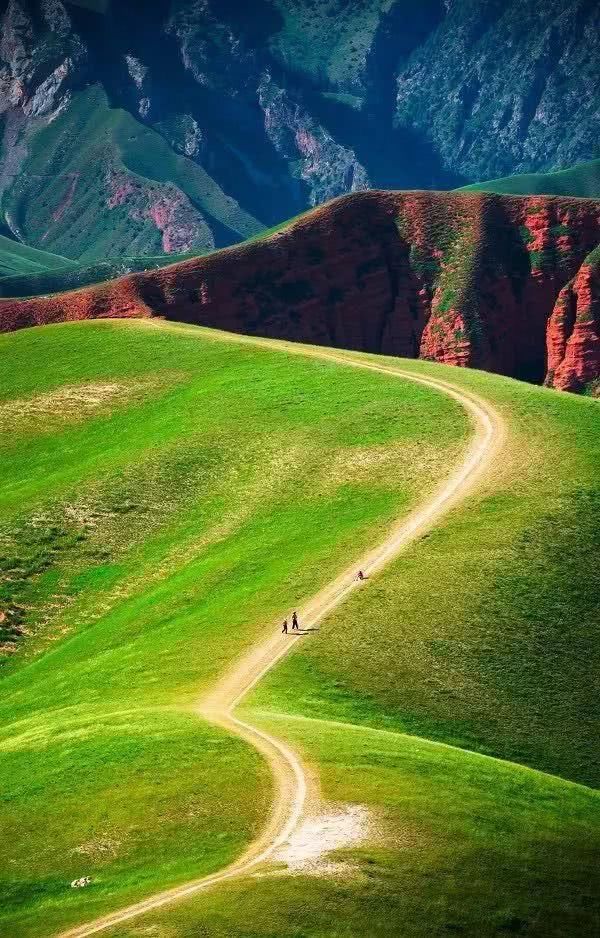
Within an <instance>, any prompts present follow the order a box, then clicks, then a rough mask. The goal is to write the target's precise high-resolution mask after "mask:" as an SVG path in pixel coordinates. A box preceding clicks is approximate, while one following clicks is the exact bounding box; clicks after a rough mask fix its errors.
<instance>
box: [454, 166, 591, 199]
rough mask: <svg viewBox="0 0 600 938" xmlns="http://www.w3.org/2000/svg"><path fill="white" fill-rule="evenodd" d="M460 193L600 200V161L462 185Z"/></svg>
mask: <svg viewBox="0 0 600 938" xmlns="http://www.w3.org/2000/svg"><path fill="white" fill-rule="evenodd" d="M459 191H461V192H498V193H505V194H507V195H566V196H576V197H578V198H583V199H600V160H592V162H591V163H578V164H577V166H572V167H569V169H562V170H560V171H559V172H556V173H526V174H525V175H523V176H507V177H506V178H505V179H491V180H490V181H489V182H478V183H475V184H473V185H471V186H464V187H463V188H462V189H461V190H459Z"/></svg>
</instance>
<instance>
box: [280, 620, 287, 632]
mask: <svg viewBox="0 0 600 938" xmlns="http://www.w3.org/2000/svg"><path fill="white" fill-rule="evenodd" d="M281 633H282V635H287V633H288V629H287V619H284V620H283V628H282V630H281Z"/></svg>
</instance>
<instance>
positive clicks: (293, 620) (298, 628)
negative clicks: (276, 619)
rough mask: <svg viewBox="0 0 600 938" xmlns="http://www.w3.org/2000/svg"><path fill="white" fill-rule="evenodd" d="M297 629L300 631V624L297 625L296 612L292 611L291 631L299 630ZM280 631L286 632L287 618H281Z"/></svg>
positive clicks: (284, 633) (285, 633)
mask: <svg viewBox="0 0 600 938" xmlns="http://www.w3.org/2000/svg"><path fill="white" fill-rule="evenodd" d="M299 631H300V626H299V625H298V613H297V612H294V613H293V614H292V632H299ZM281 632H282V634H283V635H287V634H288V620H287V619H284V620H283V628H282V630H281Z"/></svg>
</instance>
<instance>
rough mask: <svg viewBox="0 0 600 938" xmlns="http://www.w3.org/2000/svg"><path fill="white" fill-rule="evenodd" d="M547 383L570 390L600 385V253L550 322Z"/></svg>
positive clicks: (585, 267)
mask: <svg viewBox="0 0 600 938" xmlns="http://www.w3.org/2000/svg"><path fill="white" fill-rule="evenodd" d="M546 383H547V384H549V385H552V386H553V387H556V388H561V389H562V390H566V391H578V390H582V389H583V388H585V387H586V386H587V387H590V388H591V389H592V390H593V391H594V392H595V393H597V391H598V388H599V386H600V250H597V251H595V252H593V253H592V254H591V255H590V256H589V257H587V258H586V260H585V261H584V263H583V264H582V266H581V268H580V269H579V271H578V273H577V276H576V277H575V278H574V279H573V280H571V281H570V282H569V283H568V284H567V285H566V286H565V287H563V289H562V290H561V291H560V294H559V297H558V300H557V301H556V305H555V307H554V310H553V312H552V315H551V317H550V319H549V321H548V373H547V377H546Z"/></svg>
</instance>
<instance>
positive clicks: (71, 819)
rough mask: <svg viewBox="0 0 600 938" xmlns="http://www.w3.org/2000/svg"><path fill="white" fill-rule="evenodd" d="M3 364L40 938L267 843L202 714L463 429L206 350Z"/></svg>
mask: <svg viewBox="0 0 600 938" xmlns="http://www.w3.org/2000/svg"><path fill="white" fill-rule="evenodd" d="M0 346H1V347H2V355H1V357H0V362H1V364H0V369H1V371H0V376H1V377H0V426H1V429H2V431H3V433H2V444H1V445H2V458H1V460H0V491H1V495H0V519H1V527H0V548H1V550H0V571H1V574H2V579H1V582H0V587H1V592H0V603H1V606H0V608H1V610H2V621H1V622H0V628H1V630H2V632H1V640H2V647H3V650H4V662H3V667H2V678H1V683H2V694H1V701H0V714H1V720H0V722H1V726H2V731H1V736H0V777H1V782H0V788H1V791H2V795H1V798H2V825H3V831H2V843H3V851H2V859H1V860H0V864H1V873H0V875H1V881H2V882H1V889H2V895H3V899H2V908H3V923H2V928H3V930H4V931H5V933H6V934H10V935H11V936H13V935H14V936H34V935H35V936H44V938H45V936H47V935H49V934H53V933H54V932H56V931H57V930H59V929H60V928H61V927H64V926H66V925H67V924H70V923H76V922H80V921H83V920H85V919H88V918H90V917H93V916H94V915H97V914H99V913H101V912H102V911H108V910H110V909H112V908H115V907H118V906H119V905H121V904H123V903H126V902H128V901H131V900H133V899H135V898H141V897H143V896H145V895H147V894H148V893H150V892H152V891H153V890H157V889H161V888H163V887H166V886H168V885H169V884H175V883H177V882H180V881H182V880H185V879H188V878H191V877H194V876H198V875H201V874H202V873H204V872H208V871H210V870H214V869H217V868H220V867H221V866H223V865H224V864H225V863H227V862H228V861H229V860H231V859H233V857H235V856H237V855H238V854H239V853H240V852H241V850H242V849H243V847H244V845H245V844H247V843H248V842H249V841H250V840H251V839H252V837H253V836H254V835H255V834H256V832H257V831H258V829H259V828H260V826H261V824H262V823H264V819H265V815H266V811H267V806H268V802H269V798H270V793H271V780H270V778H269V776H268V773H267V772H266V769H265V767H264V765H263V763H262V761H261V760H260V758H259V756H258V755H257V754H255V753H254V751H253V750H251V749H250V748H249V747H247V746H246V745H245V744H244V743H242V742H241V741H238V740H236V739H232V738H230V737H228V736H227V735H226V734H224V733H222V732H221V731H218V730H215V729H213V728H210V727H207V726H205V725H204V724H203V723H202V722H201V721H200V720H199V719H198V718H197V717H196V716H195V715H194V714H193V713H192V712H191V711H192V707H193V705H194V703H195V701H196V700H197V699H198V697H199V696H200V694H201V692H202V690H203V689H204V688H205V687H207V686H208V685H209V684H210V683H211V682H212V681H213V680H214V679H215V677H216V676H217V675H218V674H219V673H220V672H221V671H222V670H223V669H224V668H225V667H226V666H227V665H228V663H229V662H230V661H231V660H232V659H233V658H235V657H236V656H237V655H239V654H240V653H241V652H242V651H243V649H244V648H246V647H247V646H249V645H250V644H251V643H252V642H253V641H254V640H256V638H257V637H258V636H259V635H260V634H262V632H263V631H264V630H265V628H267V627H269V625H271V624H272V623H273V622H274V621H276V620H277V619H280V618H281V617H283V615H284V614H286V613H289V611H290V608H291V607H292V606H294V605H296V604H298V605H300V603H301V602H302V600H303V598H304V597H306V596H309V595H312V594H313V593H314V591H315V590H316V589H318V587H319V586H321V585H322V584H323V583H324V582H327V581H328V580H329V579H330V578H331V577H332V576H333V575H334V574H335V573H336V572H337V571H339V570H341V569H343V568H344V567H345V566H346V565H347V564H348V562H349V561H350V560H351V558H352V557H353V556H356V555H357V554H358V552H359V551H360V550H361V549H362V548H364V547H366V546H368V545H370V544H371V543H373V541H375V540H376V539H377V537H378V535H379V532H380V531H382V530H383V529H385V528H386V526H387V525H388V524H389V523H390V521H391V520H392V519H393V518H395V517H397V516H398V515H400V514H402V513H403V511H405V510H406V509H407V508H408V507H409V506H410V505H412V504H413V503H415V502H416V501H417V500H418V499H420V498H422V497H424V495H426V493H427V492H428V491H430V490H431V489H432V487H433V486H434V485H435V484H436V482H437V481H438V480H439V479H440V477H441V476H442V475H443V474H444V473H446V472H447V471H448V467H449V465H451V464H453V463H454V462H455V461H456V459H457V458H459V455H460V453H461V452H462V450H463V448H464V445H465V442H466V439H467V436H468V432H469V427H468V421H467V419H466V417H465V416H464V414H463V413H462V411H461V409H460V407H459V406H458V405H457V404H456V403H454V402H453V401H451V400H449V399H447V398H445V397H443V396H441V395H439V394H437V393H436V392H434V391H430V390H428V389H426V388H423V387H420V386H418V385H412V384H411V383H410V382H405V381H400V380H394V379H389V378H387V377H386V376H384V375H378V374H375V373H372V372H366V371H365V372H361V371H359V370H357V369H352V368H346V367H344V366H341V365H336V364H332V363H326V362H321V361H318V360H314V359H303V358H301V357H299V356H297V355H293V354H291V353H288V352H286V351H285V350H281V351H279V350H278V351H275V350H273V351H271V350H264V349H260V348H257V347H253V346H251V345H249V344H244V343H243V342H241V341H239V340H227V339H226V338H225V337H221V336H219V335H218V334H211V333H210V332H207V331H203V330H195V329H190V328H186V327H177V326H164V325H160V324H153V323H144V322H132V323H124V322H108V321H107V322H96V323H78V324H68V325H59V326H52V327H47V328H43V329H32V330H24V331H21V332H18V333H14V334H12V335H4V336H2V337H0ZM81 876H90V877H91V878H92V884H91V886H90V887H88V888H87V889H81V890H78V889H71V888H70V885H69V884H70V882H71V880H73V879H75V878H79V877H81Z"/></svg>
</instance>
